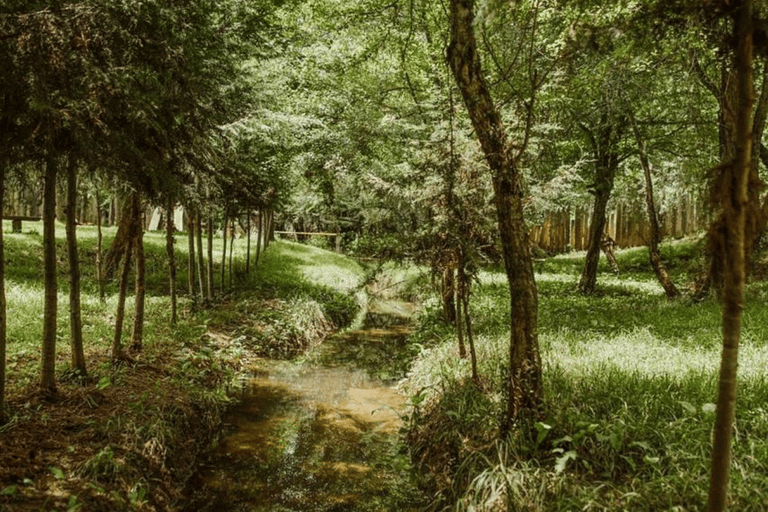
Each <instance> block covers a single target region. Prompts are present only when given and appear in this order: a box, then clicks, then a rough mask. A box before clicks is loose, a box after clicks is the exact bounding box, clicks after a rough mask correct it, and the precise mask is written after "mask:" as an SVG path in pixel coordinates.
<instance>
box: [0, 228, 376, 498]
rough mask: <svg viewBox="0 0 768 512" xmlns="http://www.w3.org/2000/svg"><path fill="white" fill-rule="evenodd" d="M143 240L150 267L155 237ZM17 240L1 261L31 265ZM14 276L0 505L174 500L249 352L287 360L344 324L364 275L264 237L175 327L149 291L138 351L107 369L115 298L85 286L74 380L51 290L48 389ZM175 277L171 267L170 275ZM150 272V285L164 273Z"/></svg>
mask: <svg viewBox="0 0 768 512" xmlns="http://www.w3.org/2000/svg"><path fill="white" fill-rule="evenodd" d="M148 236H149V239H148V243H147V244H146V245H147V248H148V257H149V258H148V259H149V262H150V264H149V265H148V268H155V269H156V270H157V271H159V272H162V269H163V265H162V260H163V255H162V243H161V239H160V238H159V236H158V240H153V239H152V237H153V235H151V234H150V235H148ZM16 237H17V238H19V242H20V243H19V244H14V241H15V240H14V239H13V237H9V238H10V240H6V251H7V254H8V253H9V252H10V257H9V258H8V259H9V260H10V261H11V262H13V261H14V260H16V259H17V258H18V257H19V255H20V252H21V251H24V252H27V253H28V254H30V255H31V256H32V257H31V258H28V259H32V260H33V261H37V254H36V248H35V247H34V245H32V244H29V243H28V242H29V240H28V239H29V238H33V239H34V237H35V234H34V233H26V234H24V235H17V236H16ZM33 241H34V240H33ZM154 242H156V244H155V243H154ZM85 245H86V247H87V242H86V244H85ZM180 245H183V244H180ZM86 252H87V251H86ZM183 256H184V255H183V253H182V258H181V259H182V261H181V262H180V268H181V265H183V264H184V263H185V262H184V258H183ZM17 261H18V260H17ZM313 261H314V262H317V263H318V264H319V266H321V267H324V270H323V271H318V269H317V268H316V265H315V264H314V263H312V264H310V262H313ZM25 272H29V273H30V274H31V273H32V271H31V270H29V269H27V270H26V271H25V270H24V267H19V268H18V272H16V273H14V272H13V269H11V272H10V279H9V281H8V282H7V287H6V288H7V292H8V295H9V340H10V343H9V353H8V379H7V387H6V405H7V407H6V411H7V419H8V421H7V422H6V423H5V424H4V425H2V426H0V511H3V512H5V511H7V512H11V511H14V512H15V511H67V512H69V511H82V512H85V511H108V510H109V511H113V510H137V511H145V510H146V511H154V510H174V509H176V508H177V507H178V505H179V503H180V502H181V501H182V500H183V498H184V487H185V484H186V482H187V480H188V479H189V477H190V476H191V475H192V473H193V472H194V471H195V469H196V467H197V464H198V463H199V461H200V458H201V457H202V456H204V455H205V454H207V453H209V452H210V450H211V447H212V446H214V445H215V444H216V443H217V440H218V439H217V436H218V435H219V432H220V421H221V415H222V413H223V411H224V409H225V408H226V407H227V405H228V404H229V403H230V401H231V399H230V398H229V397H230V396H231V392H232V391H234V390H235V389H237V388H238V387H239V386H240V383H241V379H242V378H244V375H245V374H247V372H248V370H249V368H251V367H252V366H253V363H254V362H255V360H256V359H258V358H260V357H287V356H290V355H291V354H293V353H295V352H298V351H300V350H301V349H302V347H304V346H306V345H308V344H311V343H313V342H316V341H317V340H318V339H320V338H322V337H323V336H326V335H327V334H329V333H330V332H331V331H332V330H333V329H335V328H336V326H337V325H338V324H340V323H345V322H348V321H349V320H350V319H351V318H352V316H353V314H354V311H355V309H356V307H357V303H356V301H355V298H354V297H353V296H352V294H353V292H354V290H355V287H356V286H357V285H358V283H359V282H360V281H361V276H362V271H361V269H360V268H359V267H356V266H355V264H354V263H351V262H350V261H349V260H346V259H343V258H341V257H339V256H337V255H334V254H332V253H329V252H326V251H319V250H316V249H314V248H311V247H306V246H300V245H297V244H290V243H283V242H278V243H275V244H273V245H272V246H271V247H270V249H269V250H268V251H267V252H266V253H264V254H263V255H262V259H261V262H260V264H259V267H258V269H257V270H255V271H254V273H253V274H252V275H251V276H250V277H248V278H247V280H246V277H245V276H242V275H241V276H240V280H241V281H240V283H239V284H238V286H237V289H235V290H230V291H227V292H226V293H224V294H221V295H220V296H219V298H218V299H216V300H215V301H214V303H213V304H211V305H210V306H209V307H206V308H200V307H197V306H196V305H195V304H194V303H193V302H192V301H191V300H189V299H186V298H184V299H182V300H181V320H180V321H179V323H178V325H176V326H172V325H170V322H169V318H168V317H169V313H168V310H169V308H168V306H167V301H168V298H167V297H162V296H159V297H152V298H149V300H148V322H147V326H146V334H145V343H144V347H143V350H142V352H141V353H138V354H132V357H133V361H132V362H131V363H120V364H117V365H116V364H114V363H113V362H112V361H111V360H110V358H109V342H108V341H107V340H110V339H111V335H110V334H109V330H110V327H111V322H112V317H111V314H112V313H111V312H112V311H114V309H113V307H114V301H113V300H112V298H110V297H108V298H107V301H106V303H104V304H102V303H100V301H99V300H98V299H97V298H94V297H92V296H89V295H88V293H89V290H90V291H91V292H92V291H93V289H94V287H93V286H92V284H91V285H90V286H86V287H85V290H86V293H85V294H84V301H83V303H84V304H83V306H84V307H83V309H84V318H85V328H84V330H85V332H86V358H87V361H88V368H89V376H88V378H85V379H81V378H76V377H73V376H72V374H71V372H69V370H68V359H69V349H68V346H67V343H66V340H67V338H68V336H67V335H66V334H65V333H68V326H63V325H62V324H64V323H66V322H67V321H68V319H67V318H66V317H67V316H68V315H66V313H65V312H66V301H65V300H64V297H62V300H61V302H60V317H59V318H60V322H59V324H60V325H59V328H60V335H59V338H60V340H59V345H60V346H59V353H58V358H57V378H58V388H57V393H56V394H55V395H54V396H47V395H44V394H43V393H41V392H40V391H39V388H38V386H37V385H36V381H37V372H38V371H39V358H38V352H37V347H36V345H37V343H36V340H37V339H39V332H38V331H37V327H36V323H37V321H38V320H40V319H41V317H40V314H39V311H41V310H42V308H36V307H35V304H32V305H31V306H30V307H31V309H32V310H33V311H35V312H34V313H33V314H27V313H26V312H25V305H24V304H25V299H26V302H29V301H32V302H37V300H36V299H33V296H34V295H35V294H36V293H38V292H40V289H39V288H40V286H41V285H40V286H37V285H36V284H35V283H34V282H32V281H31V280H24V279H22V276H23V275H24V274H25ZM185 278H186V276H184V275H181V276H179V281H180V283H183V282H184V279H185ZM148 281H150V282H152V281H156V282H157V283H161V282H162V276H154V277H152V278H151V279H149V280H148ZM28 287H29V288H31V290H29V289H26V288H28ZM160 288H161V287H160ZM14 314H15V315H14ZM40 323H42V322H40ZM62 327H64V328H63V329H62ZM27 331H31V332H27ZM62 338H63V343H62Z"/></svg>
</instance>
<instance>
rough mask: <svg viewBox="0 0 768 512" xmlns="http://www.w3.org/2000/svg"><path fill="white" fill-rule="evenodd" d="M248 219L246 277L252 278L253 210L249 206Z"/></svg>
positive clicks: (246, 224)
mask: <svg viewBox="0 0 768 512" xmlns="http://www.w3.org/2000/svg"><path fill="white" fill-rule="evenodd" d="M245 213H246V218H245V231H246V232H247V233H248V234H247V235H246V242H245V244H246V249H245V275H246V276H250V275H251V210H250V207H249V206H246V208H245Z"/></svg>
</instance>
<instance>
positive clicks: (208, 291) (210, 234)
mask: <svg viewBox="0 0 768 512" xmlns="http://www.w3.org/2000/svg"><path fill="white" fill-rule="evenodd" d="M207 232H208V234H207V237H208V247H207V248H206V249H207V250H208V260H207V261H206V263H207V265H206V275H207V278H206V285H207V286H206V294H207V295H206V298H207V299H208V300H209V301H211V300H213V288H214V286H213V283H214V277H213V215H209V216H208V229H207Z"/></svg>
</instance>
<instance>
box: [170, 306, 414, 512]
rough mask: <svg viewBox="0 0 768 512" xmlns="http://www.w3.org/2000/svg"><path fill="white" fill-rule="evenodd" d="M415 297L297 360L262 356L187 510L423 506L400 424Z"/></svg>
mask: <svg viewBox="0 0 768 512" xmlns="http://www.w3.org/2000/svg"><path fill="white" fill-rule="evenodd" d="M412 313H413V306H412V305H411V304H409V303H406V302H398V301H386V302H376V303H373V304H372V305H371V308H370V309H369V312H368V314H367V316H366V321H365V326H364V327H363V328H362V329H360V330H355V331H346V332H343V333H340V334H337V335H334V336H332V337H330V338H328V339H327V340H325V341H324V342H323V343H321V344H320V345H318V346H317V347H315V348H314V349H313V350H311V351H310V352H309V353H307V354H306V355H305V356H304V357H302V358H300V359H299V360H296V361H264V364H263V365H260V367H259V369H258V370H257V371H256V374H255V376H254V377H253V378H252V379H250V380H249V381H246V382H245V383H244V387H243V390H242V395H241V396H240V397H239V401H238V403H237V405H235V406H233V407H231V408H230V409H229V411H228V412H227V414H226V415H225V418H224V433H223V440H222V442H221V444H220V445H219V447H218V449H217V450H216V452H215V453H214V455H213V457H212V458H211V459H210V460H209V461H208V462H207V463H206V464H205V465H204V466H203V467H202V468H200V470H199V472H198V474H197V475H196V476H195V477H193V479H192V482H193V486H194V491H193V492H192V493H191V494H192V496H191V498H190V501H189V502H188V503H187V505H186V506H185V507H184V509H183V510H185V511H189V512H192V511H217V512H218V511H253V512H261V511H270V512H289V511H290V512H293V511H311V512H326V511H327V512H330V511H377V512H378V511H381V512H385V511H414V512H415V511H418V510H422V509H423V506H424V505H423V503H419V501H421V500H422V498H421V497H420V496H419V493H418V491H417V489H416V486H415V485H414V483H413V472H412V468H411V466H410V463H409V461H408V456H407V454H405V453H403V452H402V446H401V444H400V441H399V438H398V432H399V429H400V427H401V425H402V421H401V415H402V414H404V413H405V412H406V404H405V397H404V396H402V395H400V394H399V393H398V392H397V391H396V390H395V389H394V386H395V384H396V383H397V381H398V380H399V379H400V378H402V377H403V376H404V374H405V371H406V369H407V364H408V361H410V352H409V349H408V346H407V345H406V337H407V335H408V333H409V329H410V328H409V325H408V319H409V317H410V316H411V314H412Z"/></svg>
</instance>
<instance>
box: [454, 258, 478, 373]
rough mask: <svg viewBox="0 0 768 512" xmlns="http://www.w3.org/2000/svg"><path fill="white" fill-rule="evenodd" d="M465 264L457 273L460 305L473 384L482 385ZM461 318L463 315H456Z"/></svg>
mask: <svg viewBox="0 0 768 512" xmlns="http://www.w3.org/2000/svg"><path fill="white" fill-rule="evenodd" d="M464 268H465V262H464V261H461V262H460V263H459V269H458V272H457V283H458V286H457V288H458V289H459V290H461V291H460V293H459V297H460V298H461V300H460V302H459V305H460V307H461V308H462V309H463V313H464V327H465V328H466V330H467V344H468V345H469V360H470V363H471V365H472V382H474V383H475V384H480V374H479V373H478V372H477V352H476V351H475V336H474V334H473V333H472V317H470V316H469V295H470V293H471V289H470V284H469V279H468V278H467V273H466V271H465V270H464ZM456 316H461V314H459V315H456Z"/></svg>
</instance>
